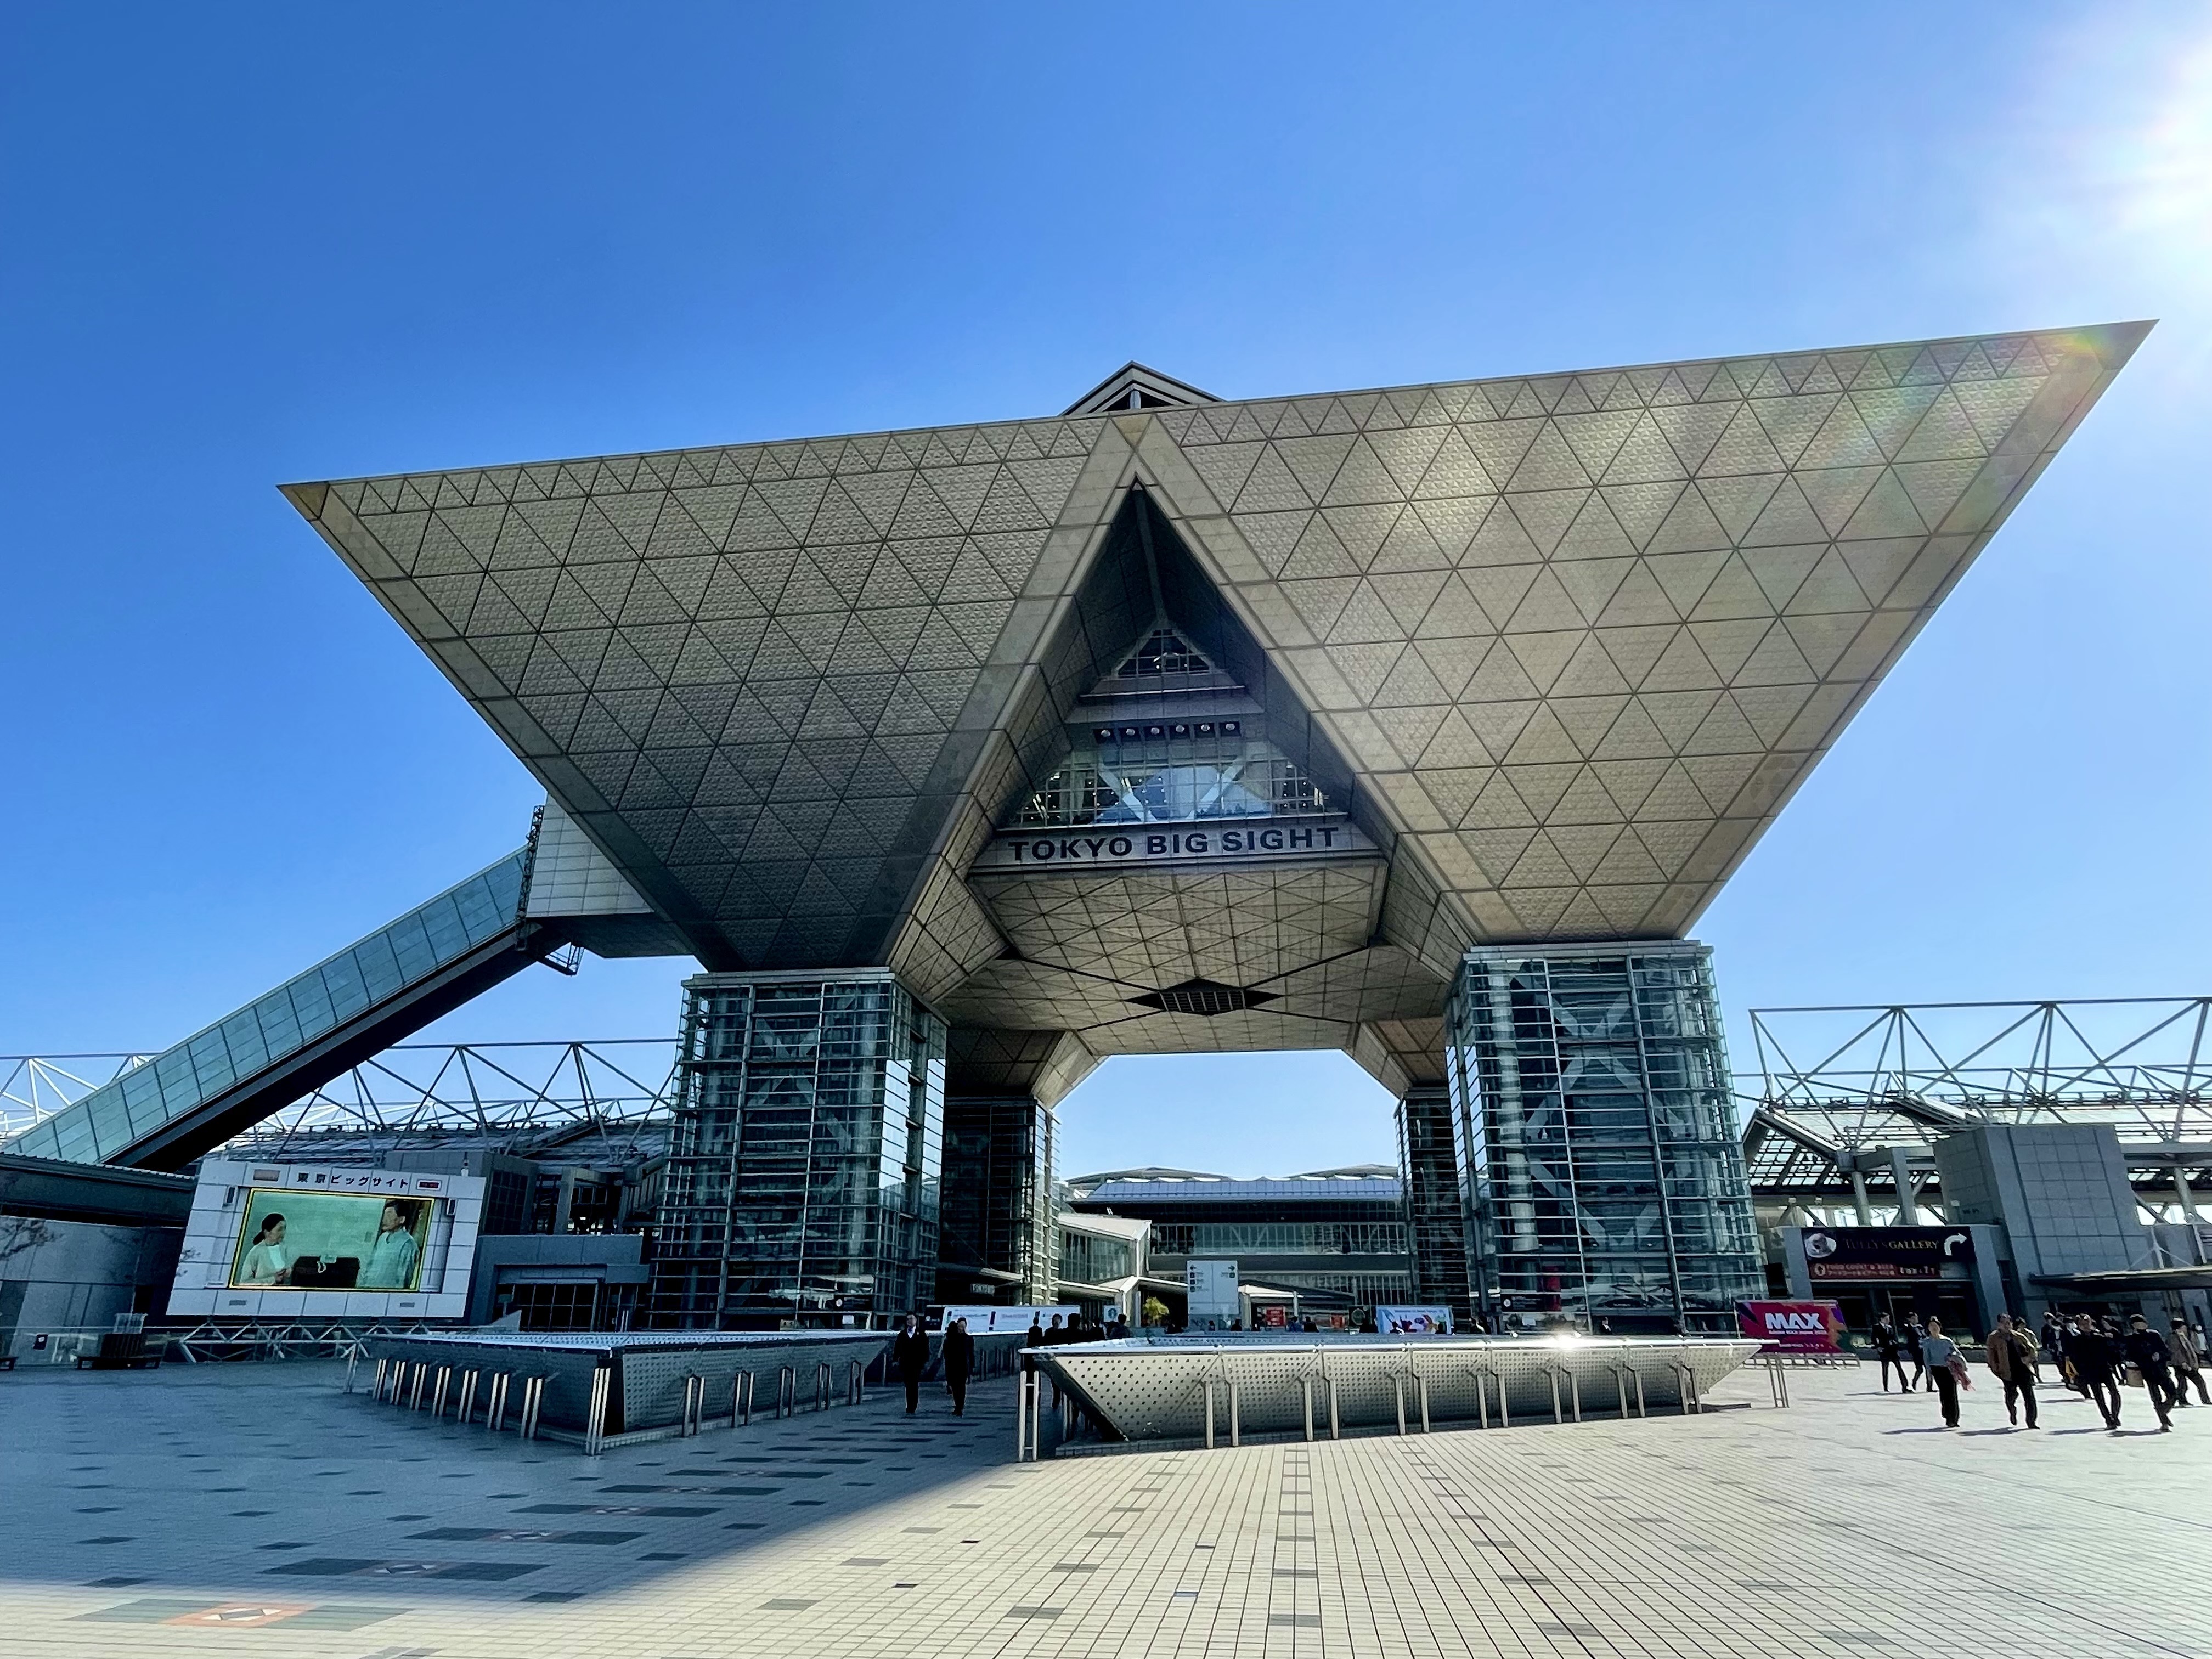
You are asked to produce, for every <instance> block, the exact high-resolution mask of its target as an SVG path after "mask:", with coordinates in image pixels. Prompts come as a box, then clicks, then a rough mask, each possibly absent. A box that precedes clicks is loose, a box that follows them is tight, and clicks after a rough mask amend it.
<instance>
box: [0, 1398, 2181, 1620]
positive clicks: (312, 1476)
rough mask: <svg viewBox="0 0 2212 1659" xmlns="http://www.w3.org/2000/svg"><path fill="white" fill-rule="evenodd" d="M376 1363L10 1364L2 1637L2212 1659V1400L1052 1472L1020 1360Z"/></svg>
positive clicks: (1875, 1406)
mask: <svg viewBox="0 0 2212 1659" xmlns="http://www.w3.org/2000/svg"><path fill="white" fill-rule="evenodd" d="M341 1379H342V1373H341V1371H340V1370H339V1368H337V1367H336V1366H333V1365H331V1364H315V1363H301V1362H295V1363H289V1364H265V1365H227V1366H210V1367H204V1368H200V1369H187V1368H184V1367H181V1366H170V1367H167V1368H164V1369H163V1370H161V1371H159V1372H158V1373H129V1374H120V1375H106V1374H82V1373H76V1372H65V1371H59V1370H46V1369H44V1368H40V1369H38V1370H25V1371H23V1372H21V1373H17V1374H15V1375H8V1376H0V1513H4V1514H5V1515H6V1516H7V1528H6V1533H5V1546H4V1549H0V1654H7V1655H14V1654H32V1653H36V1654H40V1655H51V1654H53V1653H56V1652H65V1653H70V1654H85V1655H111V1654H112V1655H151V1654H161V1655H170V1654H195V1655H196V1654H210V1655H212V1654H227V1655H228V1654H250V1655H264V1654H265V1655H276V1654H280V1653H281V1654H283V1656H285V1659H325V1656H328V1659H428V1656H431V1655H435V1656H439V1659H468V1656H483V1659H549V1656H554V1655H561V1656H566V1655H569V1654H587V1655H592V1656H601V1655H605V1656H629V1655H640V1656H651V1659H695V1656H696V1659H709V1656H722V1655H731V1656H738V1655H762V1656H773V1659H788V1656H811V1655H823V1656H844V1655H854V1656H861V1655H884V1656H899V1659H909V1656H936V1655H966V1654H994V1655H998V1654H1006V1655H1027V1654H1040V1655H1042V1654H1054V1655H1058V1654H1082V1655H1115V1656H1136V1655H1155V1654H1174V1655H1179V1656H1183V1655H1188V1656H1197V1655H1201V1654H1206V1655H1212V1654H1221V1655H1228V1654H1236V1655H1240V1656H1243V1655H1254V1656H1266V1655H1283V1656H1288V1659H1303V1656H1317V1655H1322V1654H1409V1655H1429V1654H1485V1655H1487V1654H1509V1655H1521V1654H1539V1655H1550V1654H1569V1655H1615V1654H1620V1655H1638V1656H1644V1655H1708V1654H1711V1655H1732V1654H1745V1655H1753V1654H1756V1655H1776V1656H1782V1655H1788V1656H1800V1655H1838V1656H1856V1659H1864V1656H1868V1655H1880V1654H1885V1653H1894V1654H1908V1653H1911V1654H1922V1653H1937V1654H1944V1655H1960V1654H1973V1655H1980V1654H1991V1655H2002V1656H2006V1659H2016V1656H2025V1655H2041V1654H2051V1655H2068V1656H2084V1659H2086V1656H2100V1655H2137V1654H2203V1655H2212V1609H2208V1606H2207V1591H2206V1586H2207V1582H2208V1577H2212V1575H2208V1572H2207V1568H2208V1565H2212V1410H2203V1409H2201V1408H2200V1409H2198V1410H2194V1411H2190V1412H2185V1413H2182V1414H2181V1415H2180V1418H2179V1428H2178V1429H2177V1431H2175V1432H2174V1433H2172V1434H2170V1435H2165V1436H2160V1435H2158V1434H2156V1433H2154V1432H2148V1433H2146V1432H2139V1431H2142V1430H2148V1429H2151V1428H2152V1427H2153V1426H2154V1425H2152V1423H2151V1422H2150V1420H2149V1413H2148V1406H2147V1402H2145V1401H2144V1399H2143V1396H2142V1394H2141V1393H2140V1391H2130V1394H2129V1396H2128V1404H2129V1406H2130V1408H2131V1416H2140V1417H2141V1418H2142V1421H2141V1422H2133V1421H2131V1422H2130V1424H2129V1425H2128V1426H2129V1429H2130V1432H2126V1433H2123V1434H2122V1435H2119V1436H2109V1435H2106V1434H2105V1433H2104V1432H2102V1431H2101V1429H2100V1427H2099V1425H2097V1423H2096V1420H2095V1419H2094V1417H2093V1413H2092V1412H2091V1410H2090V1408H2089V1407H2087V1405H2085V1404H2081V1403H2080V1402H2077V1401H2075V1400H2074V1398H2073V1396H2071V1395H2065V1394H2063V1393H2060V1394H2059V1395H2057V1397H2056V1398H2055V1399H2052V1400H2051V1401H2049V1402H2048V1403H2047V1404H2046V1407H2045V1429H2044V1431H2042V1432H2040V1433H2039V1434H2036V1435H2033V1436H2031V1435H2028V1434H2026V1433H2019V1434H2014V1433H2008V1432H2007V1431H2005V1428H2004V1423H2003V1413H2002V1406H2001V1404H2000V1403H1999V1402H1998V1401H1996V1398H1995V1397H1994V1393H1993V1390H1991V1389H1990V1388H1989V1387H1988V1386H1987V1385H1986V1382H1985V1384H1984V1387H1983V1388H1982V1389H1977V1390H1976V1391H1974V1393H1972V1395H1969V1396H1968V1404H1967V1407H1966V1425H1965V1429H1964V1431H1963V1432H1960V1433H1957V1434H1949V1433H1945V1432H1943V1431H1941V1430H1940V1429H1939V1428H1936V1426H1935V1425H1936V1423H1937V1416H1936V1402H1935V1400H1934V1398H1933V1396H1930V1395H1921V1396H1917V1397H1915V1398H1911V1399H1905V1398H1901V1397H1899V1396H1898V1395H1883V1394H1881V1392H1880V1391H1879V1390H1878V1389H1876V1388H1875V1378H1874V1375H1873V1372H1872V1371H1871V1370H1848V1371H1835V1372H1810V1371H1799V1372H1796V1373H1794V1374H1793V1391H1794V1395H1795V1404H1794V1406H1793V1407H1792V1408H1791V1409H1790V1410H1788V1411H1777V1410H1774V1409H1772V1408H1771V1406H1770V1405H1769V1403H1768V1399H1767V1385H1766V1383H1765V1381H1764V1380H1763V1379H1761V1378H1759V1377H1756V1376H1753V1377H1739V1378H1737V1379H1735V1380H1734V1381H1732V1382H1731V1383H1730V1384H1729V1385H1728V1386H1727V1387H1726V1388H1725V1389H1723V1391H1722V1393H1721V1395H1718V1396H1717V1400H1718V1401H1719V1402H1721V1403H1724V1404H1726V1405H1728V1406H1730V1407H1737V1408H1735V1409H1723V1410H1717V1411H1714V1412H1711V1413H1708V1414H1706V1415H1704V1416H1699V1417H1689V1418H1684V1417H1674V1416H1670V1417H1666V1418H1662V1419H1652V1420H1651V1421H1649V1422H1643V1423H1628V1424H1621V1423H1613V1422H1589V1423H1584V1424H1581V1425H1565V1426H1559V1427H1554V1426H1552V1425H1549V1424H1548V1423H1547V1424H1545V1425H1541V1426H1516V1427H1514V1428H1512V1429H1510V1430H1492V1431H1487V1432H1484V1431H1455V1432H1438V1433H1437V1434H1435V1435H1433V1436H1430V1437H1420V1436H1418V1435H1417V1436H1413V1437H1407V1438H1403V1439H1401V1438H1399V1437H1396V1436H1395V1435H1390V1436H1383V1437H1364V1438H1359V1439H1355V1440H1348V1441H1346V1442H1343V1443H1337V1444H1330V1443H1320V1444H1316V1445H1311V1446H1309V1445H1306V1444H1304V1443H1271V1444H1267V1445H1248V1446H1245V1447H1243V1448H1241V1449H1228V1448H1226V1447H1225V1448H1223V1449H1218V1450H1216V1451H1212V1452H1207V1451H1203V1450H1198V1449H1187V1450H1169V1451H1159V1452H1146V1453H1129V1452H1121V1453H1112V1454H1101V1455H1079V1456H1066V1457H1062V1458H1059V1459H1055V1460H1052V1461H1048V1462H1044V1463H1042V1464H1036V1465H1027V1466H1018V1465H1016V1464H1015V1463H1014V1462H1012V1448H1013V1438H1014V1437H1013V1424H1012V1385H1011V1383H1006V1382H1003V1381H1001V1382H996V1383H988V1384H983V1385H980V1386H979V1387H978V1389H977V1390H976V1391H975V1396H974V1397H973V1399H971V1402H970V1408H971V1412H972V1413H973V1414H972V1415H971V1416H970V1417H969V1418H968V1419H954V1418H952V1417H951V1415H950V1414H949V1410H948V1407H947V1404H946V1401H945V1396H944V1395H943V1394H942V1393H941V1392H937V1393H933V1394H930V1395H926V1396H925V1402H924V1415H922V1416H921V1417H920V1418H916V1419H908V1418H907V1417H905V1416H904V1414H903V1413H902V1411H901V1410H900V1409H899V1406H898V1404H897V1402H896V1401H894V1400H892V1399H890V1397H889V1396H887V1395H880V1394H879V1395H874V1396H872V1398H871V1399H870V1400H869V1401H868V1402H867V1403H866V1405H864V1406H861V1407H857V1408H854V1409H849V1410H847V1409H839V1410H836V1411H833V1412H830V1413H827V1414H824V1415H820V1416H817V1415H814V1414H811V1413H809V1414H806V1415H803V1416H800V1417H798V1418H795V1419H787V1420H784V1421H781V1422H773V1421H761V1422H757V1423H756V1424H754V1425H752V1426H751V1427H750V1429H747V1430H743V1431H737V1432H735V1433H732V1432H731V1431H720V1432H715V1431H709V1432H708V1433H707V1434H705V1435H702V1436H701V1437H697V1438H696V1439H692V1440H688V1441H665V1442H661V1443H656V1444H649V1445H643V1446H636V1447H631V1448H628V1449H617V1450H615V1451H612V1452H610V1453H609V1454H608V1455H606V1456H605V1457H604V1458H601V1459H598V1460H590V1461H587V1460H586V1459H585V1458H584V1457H583V1456H582V1455H580V1453H578V1452H577V1451H575V1450H574V1449H570V1448H568V1447H566V1446H562V1445H557V1444H552V1443H534V1444H523V1443H518V1442H517V1441H516V1440H515V1438H514V1437H513V1436H512V1435H507V1436H503V1437H500V1438H497V1439H494V1438H491V1437H488V1436H487V1435H486V1434H485V1433H484V1431H483V1430H482V1429H480V1428H478V1429H463V1428H460V1427H458V1426H456V1425H453V1424H452V1423H450V1422H447V1423H444V1424H438V1425H434V1424H432V1423H430V1422H429V1421H428V1420H427V1419H424V1418H422V1417H420V1416H416V1417H410V1416H408V1415H407V1414H405V1413H399V1412H396V1411H394V1410H393V1409H392V1407H388V1406H374V1405H372V1404H370V1403H369V1402H368V1401H367V1400H366V1399H365V1398H364V1397H362V1395H344V1394H343V1393H341V1392H340V1389H339V1384H340V1382H341Z"/></svg>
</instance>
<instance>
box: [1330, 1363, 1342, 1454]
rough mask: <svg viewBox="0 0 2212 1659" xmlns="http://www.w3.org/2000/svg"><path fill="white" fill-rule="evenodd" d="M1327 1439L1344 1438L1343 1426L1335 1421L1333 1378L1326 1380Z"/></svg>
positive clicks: (1334, 1386)
mask: <svg viewBox="0 0 2212 1659" xmlns="http://www.w3.org/2000/svg"><path fill="white" fill-rule="evenodd" d="M1328 1437H1329V1438H1330V1439H1332V1440H1341V1439H1343V1438H1344V1429H1343V1426H1342V1425H1340V1424H1339V1423H1338V1421H1337V1420H1336V1379H1335V1378H1334V1377H1333V1376H1332V1377H1330V1378H1329V1379H1328Z"/></svg>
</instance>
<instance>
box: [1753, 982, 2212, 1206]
mask: <svg viewBox="0 0 2212 1659" xmlns="http://www.w3.org/2000/svg"><path fill="white" fill-rule="evenodd" d="M1751 1029H1752V1038H1753V1046H1754V1048H1755V1049H1756V1051H1757V1054H1758V1059H1759V1079H1758V1087H1757V1090H1756V1092H1752V1091H1745V1090H1743V1089H1742V1087H1741V1080H1740V1081H1739V1095H1738V1097H1739V1101H1740V1103H1741V1109H1742V1112H1743V1116H1744V1120H1745V1126H1744V1132H1743V1149H1744V1160H1745V1163H1746V1164H1747V1167H1748V1169H1749V1171H1750V1175H1751V1184H1752V1189H1753V1193H1754V1194H1757V1195H1758V1197H1759V1199H1760V1200H1762V1202H1763V1203H1765V1204H1771V1203H1773V1202H1775V1201H1777V1200H1779V1201H1781V1202H1783V1203H1784V1204H1785V1205H1790V1206H1797V1207H1801V1208H1804V1209H1806V1210H1808V1212H1811V1211H1818V1210H1820V1209H1822V1208H1828V1209H1831V1210H1832V1209H1835V1208H1836V1207H1837V1206H1849V1205H1850V1203H1851V1202H1852V1200H1853V1183H1854V1182H1855V1181H1856V1182H1859V1183H1861V1184H1862V1185H1863V1188H1865V1189H1867V1190H1869V1191H1872V1192H1875V1193H1880V1194H1886V1195H1887V1203H1888V1204H1890V1205H1894V1204H1895V1203H1896V1202H1897V1196H1898V1194H1897V1170H1898V1169H1899V1164H1900V1163H1901V1164H1902V1167H1903V1168H1904V1169H1905V1170H1906V1172H1907V1176H1906V1178H1907V1179H1908V1180H1910V1181H1911V1182H1912V1184H1913V1188H1914V1193H1913V1197H1914V1200H1915V1203H1916V1205H1922V1204H1926V1203H1927V1202H1929V1198H1930V1197H1931V1196H1932V1195H1933V1194H1932V1170H1933V1163H1932V1158H1930V1157H1929V1147H1930V1146H1932V1144H1933V1143H1934V1142H1935V1140H1936V1139H1937V1138H1938V1137H1940V1136H1942V1135H1945V1134H1948V1133H1952V1132H1953V1131H1954V1130H1959V1129H1965V1128H1971V1127H1975V1126H1976V1125H1978V1124H1983V1123H2006V1124H2031V1123H2110V1124H2112V1126H2113V1127H2115V1128H2116V1129H2117V1130H2118V1133H2119V1136H2120V1141H2121V1144H2122V1146H2123V1148H2124V1155H2125V1157H2126V1158H2127V1161H2128V1166H2129V1171H2130V1177H2131V1179H2132V1181H2133V1182H2134V1185H2135V1188H2136V1195H2137V1198H2138V1199H2139V1200H2141V1202H2142V1205H2143V1207H2144V1208H2145V1210H2146V1211H2147V1212H2149V1214H2150V1216H2151V1218H2154V1219H2157V1220H2184V1219H2193V1218H2195V1212H2196V1211H2197V1206H2198V1205H2199V1204H2201V1203H2203V1201H2204V1195H2205V1194H2207V1192H2208V1190H2212V1041H2208V1039H2212V997H2115V998H2096V999H2083V1000H2068V1001H2045V1002H1944V1003H1917V1004H1892V1005H1889V1006H1879V1007H1877V1006H1867V1007H1826V1008H1759V1009H1753V1011H1752V1015H1751ZM1890 1153H1901V1154H1903V1158H1901V1160H1893V1159H1892V1158H1889V1157H1888V1156H1887V1155H1888V1154H1890ZM1923 1188H1928V1190H1926V1191H1923ZM1938 1201H1939V1202H1940V1200H1938Z"/></svg>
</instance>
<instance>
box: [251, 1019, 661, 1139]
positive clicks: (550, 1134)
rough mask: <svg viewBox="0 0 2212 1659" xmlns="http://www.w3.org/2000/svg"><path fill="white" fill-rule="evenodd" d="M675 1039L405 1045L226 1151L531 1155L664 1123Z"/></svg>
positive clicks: (327, 1087)
mask: <svg viewBox="0 0 2212 1659" xmlns="http://www.w3.org/2000/svg"><path fill="white" fill-rule="evenodd" d="M675 1072H676V1042H675V1041H674V1039H672V1038H661V1037H619V1038H613V1039H609V1040H605V1041H599V1042H456V1043H442V1042H440V1043H403V1044H401V1045H400V1046H398V1047H397V1048H387V1049H386V1050H385V1051H384V1052H383V1053H382V1054H379V1055H377V1056H376V1058H375V1059H374V1060H365V1061H363V1062H362V1064H361V1065H359V1066H355V1067H354V1068H353V1069H352V1070H350V1071H349V1072H346V1073H342V1074H341V1075H340V1076H338V1077H337V1078H336V1079H332V1080H331V1082H330V1083H329V1084H327V1085H325V1086H324V1087H322V1088H320V1089H318V1090H316V1091H314V1092H313V1094H311V1095H309V1096H307V1097H306V1098H305V1099H303V1100H300V1101H296V1102H295V1103H293V1104H292V1105H290V1106H288V1107H286V1108H285V1109H283V1111H281V1112H278V1113H276V1115H274V1116H272V1117H270V1118H267V1119H264V1121H262V1122H260V1123H258V1124H256V1125H255V1126H254V1127H253V1128H252V1130H251V1131H249V1132H248V1133H246V1134H243V1135H241V1136H240V1137H239V1138H238V1139H236V1140H234V1141H233V1142H231V1143H230V1145H229V1146H228V1147H227V1148H225V1151H226V1152H228V1153H230V1154H231V1155H233V1156H235V1157H248V1158H284V1157H287V1156H290V1155H295V1154H304V1153H307V1152H310V1151H312V1152H313V1153H314V1154H315V1155H316V1156H317V1157H319V1158H327V1157H329V1156H330V1155H331V1152H332V1151H333V1150H334V1148H335V1147H337V1146H339V1145H340V1144H341V1143H343V1141H344V1140H346V1139H348V1138H349V1137H352V1136H359V1137H362V1139H364V1140H368V1139H374V1143H375V1145H376V1146H377V1148H378V1149H379V1150H383V1151H397V1150H400V1149H404V1148H406V1147H410V1146H451V1145H453V1143H455V1142H456V1141H471V1142H475V1143H479V1144H486V1145H494V1146H496V1147H497V1149H498V1150H501V1151H508V1152H527V1151H529V1150H532V1149H534V1148H542V1147H546V1146H555V1145H558V1144H561V1143H563V1142H568V1141H573V1140H575V1139H579V1138H582V1137H586V1136H590V1135H593V1134H605V1135H609V1136H611V1138H614V1139H623V1138H624V1137H625V1136H626V1135H634V1134H635V1132H636V1131H638V1130H639V1129H641V1128H642V1127H644V1126H645V1125H647V1124H648V1123H663V1122H665V1121H666V1120H667V1118H668V1116H669V1113H670V1110H671V1100H672V1099H673V1097H674V1091H675V1081H676V1078H675Z"/></svg>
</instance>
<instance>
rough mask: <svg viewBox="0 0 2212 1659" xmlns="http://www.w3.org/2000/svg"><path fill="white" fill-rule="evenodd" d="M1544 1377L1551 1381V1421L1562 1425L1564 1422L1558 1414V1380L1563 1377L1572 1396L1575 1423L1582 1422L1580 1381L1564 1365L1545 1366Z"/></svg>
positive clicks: (1581, 1386) (1581, 1387) (1563, 1418)
mask: <svg viewBox="0 0 2212 1659" xmlns="http://www.w3.org/2000/svg"><path fill="white" fill-rule="evenodd" d="M1545 1375H1546V1376H1549V1377H1550V1378H1551V1379H1552V1421H1553V1422H1554V1423H1564V1422H1565V1421H1566V1419H1565V1417H1563V1416H1561V1415H1560V1413H1559V1379H1560V1378H1561V1377H1563V1376H1564V1377H1565V1378H1566V1379H1567V1388H1568V1389H1569V1390H1570V1391H1571V1393H1572V1395H1573V1396H1574V1408H1575V1421H1576V1422H1577V1423H1579V1422H1581V1421H1582V1420H1583V1385H1582V1383H1581V1381H1580V1380H1579V1379H1578V1378H1577V1376H1575V1374H1574V1373H1573V1372H1572V1371H1571V1370H1568V1369H1567V1368H1566V1367H1565V1365H1551V1366H1547V1367H1546V1369H1545Z"/></svg>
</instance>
